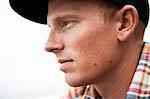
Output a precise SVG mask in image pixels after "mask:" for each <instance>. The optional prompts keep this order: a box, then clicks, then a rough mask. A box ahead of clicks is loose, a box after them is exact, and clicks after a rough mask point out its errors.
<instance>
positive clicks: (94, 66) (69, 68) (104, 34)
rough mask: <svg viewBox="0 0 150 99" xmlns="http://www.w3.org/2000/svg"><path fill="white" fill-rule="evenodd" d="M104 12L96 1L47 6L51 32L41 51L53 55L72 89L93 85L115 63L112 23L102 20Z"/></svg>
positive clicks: (61, 1) (57, 0)
mask: <svg viewBox="0 0 150 99" xmlns="http://www.w3.org/2000/svg"><path fill="white" fill-rule="evenodd" d="M105 10H106V8H103V7H101V8H100V7H99V5H98V4H97V2H96V0H53V1H50V3H49V8H48V18H47V21H48V25H49V26H50V27H51V32H50V35H49V38H48V41H47V43H46V46H45V49H46V50H47V51H51V52H54V53H55V54H56V56H57V58H58V61H59V62H60V63H61V64H62V65H61V66H60V69H61V70H62V71H63V72H65V79H66V81H67V83H68V84H70V85H72V86H79V85H86V84H93V83H96V82H98V81H100V80H101V79H102V78H103V77H105V76H106V75H107V74H108V73H109V72H111V71H113V69H115V66H116V64H118V63H119V55H118V53H117V46H116V45H117V37H116V29H115V21H111V22H106V21H105V20H104V16H105V15H104V12H105ZM117 58H118V59H117Z"/></svg>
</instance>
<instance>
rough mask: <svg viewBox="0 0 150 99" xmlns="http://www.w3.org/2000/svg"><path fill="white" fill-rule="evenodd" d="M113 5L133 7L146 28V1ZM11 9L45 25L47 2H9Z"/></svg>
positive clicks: (126, 0) (124, 0)
mask: <svg viewBox="0 0 150 99" xmlns="http://www.w3.org/2000/svg"><path fill="white" fill-rule="evenodd" d="M113 1H114V3H116V4H118V5H120V6H122V7H123V6H124V5H133V6H134V7H135V8H136V9H137V11H138V14H139V18H140V19H141V20H142V21H143V22H144V23H145V25H146V26H147V24H148V20H149V4H148V0H113ZM9 3H10V5H11V7H12V9H13V10H14V11H15V12H17V13H18V14H19V15H21V16H23V17H24V18H26V19H29V20H31V21H34V22H37V23H41V24H47V13H48V0H9Z"/></svg>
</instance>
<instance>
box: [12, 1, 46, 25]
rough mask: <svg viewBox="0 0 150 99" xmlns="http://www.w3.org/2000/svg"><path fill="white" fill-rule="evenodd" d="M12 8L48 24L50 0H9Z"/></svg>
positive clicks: (27, 17) (31, 18)
mask: <svg viewBox="0 0 150 99" xmlns="http://www.w3.org/2000/svg"><path fill="white" fill-rule="evenodd" d="M9 2H10V5H11V7H12V9H13V10H14V11H15V12H17V13H18V14H20V15H21V16H23V17H24V18H26V19H29V20H31V21H34V22H37V23H41V24H47V12H48V0H9Z"/></svg>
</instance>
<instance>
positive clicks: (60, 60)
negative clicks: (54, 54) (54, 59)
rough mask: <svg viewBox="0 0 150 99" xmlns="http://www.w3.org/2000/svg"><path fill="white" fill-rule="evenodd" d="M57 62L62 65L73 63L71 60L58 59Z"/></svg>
mask: <svg viewBox="0 0 150 99" xmlns="http://www.w3.org/2000/svg"><path fill="white" fill-rule="evenodd" d="M58 62H59V63H60V64H64V63H67V62H73V60H72V59H59V60H58Z"/></svg>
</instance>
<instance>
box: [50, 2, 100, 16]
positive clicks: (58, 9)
mask: <svg viewBox="0 0 150 99" xmlns="http://www.w3.org/2000/svg"><path fill="white" fill-rule="evenodd" d="M95 9H97V10H99V0H50V1H49V3H48V17H49V16H51V17H52V16H53V15H61V14H65V13H68V12H69V13H80V14H83V13H84V14H85V13H86V12H87V11H88V12H90V11H91V12H92V11H93V10H95ZM82 11H83V12H82ZM81 12H82V13H81Z"/></svg>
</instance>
